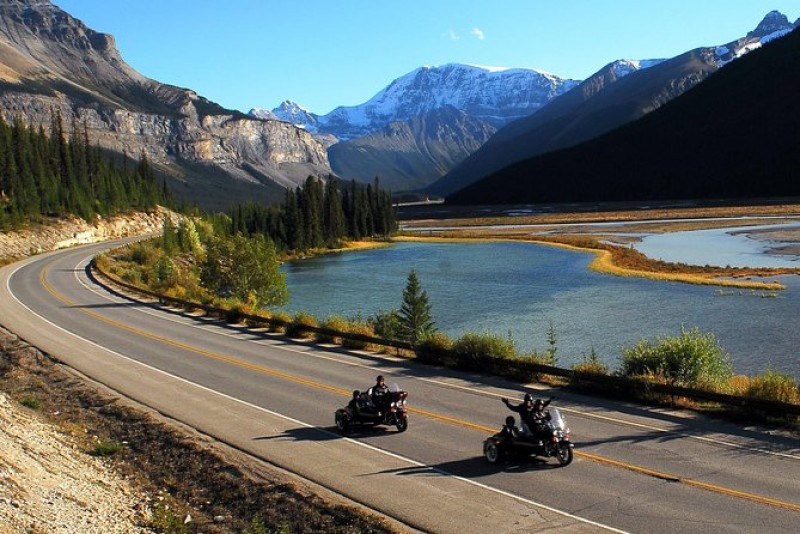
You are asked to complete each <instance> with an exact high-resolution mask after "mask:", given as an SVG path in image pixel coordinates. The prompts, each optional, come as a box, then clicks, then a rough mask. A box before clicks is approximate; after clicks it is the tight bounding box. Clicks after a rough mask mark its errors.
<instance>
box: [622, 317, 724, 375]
mask: <svg viewBox="0 0 800 534" xmlns="http://www.w3.org/2000/svg"><path fill="white" fill-rule="evenodd" d="M622 354H623V357H622V365H621V369H620V373H621V374H622V375H623V376H640V377H641V376H647V375H653V376H660V377H663V378H664V380H665V381H666V383H668V384H671V385H676V386H686V387H699V388H714V389H717V388H719V387H721V386H723V385H725V384H727V383H728V381H729V380H730V378H731V376H732V374H733V367H732V365H731V363H730V357H729V356H728V354H726V353H725V352H724V351H723V349H722V347H720V345H719V342H718V341H717V338H716V337H715V336H714V334H711V333H709V334H705V335H702V334H700V331H699V330H698V329H697V328H693V329H691V330H685V329H683V328H681V333H680V335H678V336H675V337H669V336H664V337H660V338H658V339H657V341H656V342H655V343H654V342H651V341H648V340H641V341H639V343H638V344H637V345H636V346H634V347H632V348H627V349H622Z"/></svg>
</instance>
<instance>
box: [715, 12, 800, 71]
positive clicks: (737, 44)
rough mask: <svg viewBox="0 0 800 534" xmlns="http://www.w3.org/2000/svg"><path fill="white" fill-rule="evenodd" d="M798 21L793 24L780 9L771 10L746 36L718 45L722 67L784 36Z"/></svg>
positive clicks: (717, 52) (718, 55)
mask: <svg viewBox="0 0 800 534" xmlns="http://www.w3.org/2000/svg"><path fill="white" fill-rule="evenodd" d="M798 23H800V19H798V20H797V21H795V23H794V24H792V23H790V22H789V19H788V18H787V17H786V15H784V14H783V13H781V12H780V11H770V12H769V13H767V16H766V17H764V19H763V20H762V21H761V22H760V23H759V24H758V26H756V28H755V29H754V30H753V31H751V32H748V33H747V35H746V36H745V37H742V38H741V39H738V40H736V41H734V42H732V43H728V44H726V45H722V46H718V47H717V49H716V51H715V52H716V55H717V58H718V61H719V66H720V67H721V66H723V65H725V64H726V63H728V62H730V61H732V60H734V59H736V58H738V57H741V56H743V55H744V54H746V53H748V52H750V51H752V50H755V49H757V48H760V47H761V45H762V44H765V43H768V42H770V41H772V40H773V39H777V38H778V37H783V36H784V35H786V34H787V33H789V32H790V31H792V30H793V29H794V28H796V27H797V26H798Z"/></svg>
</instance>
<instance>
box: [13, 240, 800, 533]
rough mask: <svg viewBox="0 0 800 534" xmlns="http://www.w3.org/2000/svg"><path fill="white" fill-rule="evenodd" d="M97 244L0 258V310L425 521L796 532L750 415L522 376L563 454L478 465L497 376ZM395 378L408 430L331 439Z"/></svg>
mask: <svg viewBox="0 0 800 534" xmlns="http://www.w3.org/2000/svg"><path fill="white" fill-rule="evenodd" d="M101 248H103V246H100V245H92V246H87V247H81V248H77V249H71V250H69V251H65V252H58V253H52V254H47V255H42V256H38V257H35V258H31V259H29V260H26V261H24V262H21V263H17V264H12V265H9V266H6V267H4V268H3V269H0V280H2V283H0V323H2V324H3V326H5V327H6V328H8V329H9V330H11V331H13V332H15V333H17V334H18V335H20V337H22V338H24V339H26V340H28V341H29V342H31V343H33V344H35V345H37V346H39V347H40V348H41V349H43V350H45V351H46V352H48V353H50V354H51V355H53V356H55V357H57V358H58V359H60V360H62V361H63V362H65V363H66V364H68V365H70V366H72V367H74V368H75V369H77V370H79V371H81V372H83V373H84V374H86V375H88V376H89V377H91V378H93V379H95V380H97V381H99V382H101V383H103V384H106V385H108V386H109V387H111V388H113V389H115V390H117V391H119V392H121V393H123V394H125V395H127V396H129V397H131V398H133V399H135V400H137V401H139V402H141V403H143V404H146V405H148V406H151V407H153V408H155V409H156V410H158V411H160V412H162V413H164V414H165V415H168V416H170V417H173V418H175V419H178V420H180V421H183V422H185V423H186V424H188V425H191V426H192V427H195V428H197V429H198V430H199V431H201V432H203V433H205V434H207V435H209V436H212V437H214V438H216V439H219V440H221V441H224V442H226V443H228V444H230V445H232V446H235V447H237V448H239V449H241V450H243V451H246V452H248V453H250V454H252V455H254V456H256V457H259V458H262V459H265V460H267V461H269V462H272V463H274V464H277V465H280V466H282V467H284V468H286V469H289V470H291V471H294V472H296V473H298V474H300V475H301V476H304V477H306V478H308V479H311V480H314V481H316V482H318V483H320V484H322V485H324V486H326V487H328V488H331V489H333V490H335V491H337V492H340V493H341V494H343V495H346V496H348V497H350V498H352V499H354V500H355V501H358V502H361V503H364V504H366V505H368V506H370V507H373V508H375V509H378V510H381V511H383V512H384V513H385V514H387V515H389V516H391V517H393V518H396V519H398V520H400V521H402V522H404V523H406V524H407V525H409V526H410V527H412V528H416V529H419V530H424V531H432V532H488V531H493V532H530V531H539V530H545V529H547V530H552V531H563V532H599V531H615V530H619V531H629V532H648V533H658V532H665V533H666V532H708V531H712V532H764V531H770V532H797V528H798V525H800V443H798V440H795V439H790V438H786V437H781V436H779V435H773V434H771V433H769V432H764V431H762V430H759V429H756V428H739V427H737V426H734V425H729V424H725V423H720V422H714V421H710V420H707V419H705V418H701V417H698V416H696V415H692V414H688V413H684V412H680V411H667V410H651V409H645V408H642V407H639V406H635V405H628V404H624V403H617V402H611V401H608V400H603V399H595V398H592V397H588V396H582V395H577V394H574V393H569V392H562V391H553V390H549V389H546V388H541V387H537V386H528V387H527V388H526V390H529V391H533V392H534V393H535V394H537V395H539V396H549V395H551V394H554V395H556V396H557V400H556V401H555V404H557V405H558V406H559V407H560V408H561V409H562V412H563V413H565V415H566V416H567V419H568V422H569V425H570V427H571V430H572V436H573V440H574V441H575V442H576V444H577V446H576V459H575V461H574V462H573V463H572V464H571V465H569V466H568V467H565V468H559V467H557V464H556V462H555V461H553V460H551V462H549V463H541V462H535V461H533V462H526V463H521V464H510V465H506V466H504V467H502V468H495V467H491V466H489V465H488V464H487V463H486V462H485V460H484V459H483V458H482V456H481V442H482V440H483V438H484V437H486V435H488V434H489V433H490V432H492V431H494V429H495V428H496V427H498V426H499V423H501V422H502V420H503V418H504V417H505V416H506V415H508V413H509V412H507V410H506V409H505V407H504V406H503V405H502V404H501V402H500V398H502V397H504V396H507V397H511V398H519V397H521V395H522V389H523V388H521V387H520V386H518V385H514V384H511V383H508V382H506V381H503V380H499V379H494V378H487V377H483V376H478V375H471V374H467V373H457V372H451V371H447V370H441V369H436V368H432V367H427V366H420V365H414V364H413V363H412V362H408V361H405V360H400V359H396V358H391V357H380V356H375V355H369V354H355V353H348V352H346V351H342V350H338V349H336V348H324V347H319V346H314V345H307V344H297V343H289V342H287V341H286V340H285V339H282V338H280V337H275V336H273V335H270V334H268V333H265V332H262V331H258V330H252V329H248V328H244V327H231V326H226V325H224V324H220V323H219V322H217V321H214V320H210V319H207V318H204V317H190V316H186V315H184V314H181V313H178V312H177V311H174V310H164V309H159V308H158V307H153V306H150V305H148V304H146V303H140V302H134V301H131V300H127V299H125V298H122V297H120V296H118V295H114V294H111V293H109V292H107V291H105V290H104V289H103V288H101V287H99V286H97V285H96V284H94V283H92V282H91V280H90V279H89V278H88V277H87V275H86V264H87V262H88V260H89V259H90V258H91V257H92V255H93V254H95V253H96V252H97V251H98V250H100V249H101ZM379 373H380V374H384V375H385V376H386V377H387V381H388V382H390V383H391V382H396V383H398V384H399V385H401V386H402V387H403V388H404V389H406V390H408V391H410V397H409V401H410V406H411V408H412V413H411V415H410V426H409V430H408V431H407V432H405V433H402V434H399V433H397V432H395V431H394V430H392V429H388V430H386V431H363V432H358V433H355V434H353V435H352V436H351V437H349V438H342V437H340V436H339V435H337V433H336V432H335V429H334V428H333V412H334V410H335V408H336V407H338V406H340V405H342V404H344V403H345V402H346V401H347V398H348V397H349V392H350V391H351V390H352V389H354V388H357V387H361V388H366V387H368V386H369V385H370V384H371V383H372V382H373V381H374V377H375V375H376V374H379Z"/></svg>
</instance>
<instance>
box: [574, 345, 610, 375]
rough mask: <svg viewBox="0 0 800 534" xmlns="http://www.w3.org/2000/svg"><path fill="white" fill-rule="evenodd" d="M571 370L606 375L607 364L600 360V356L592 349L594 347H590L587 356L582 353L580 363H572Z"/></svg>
mask: <svg viewBox="0 0 800 534" xmlns="http://www.w3.org/2000/svg"><path fill="white" fill-rule="evenodd" d="M572 370H573V371H578V372H581V373H594V374H598V375H607V374H608V365H606V364H605V363H603V362H602V361H600V357H599V356H598V354H597V352H596V351H595V350H594V347H592V350H591V352H590V353H589V355H588V356H586V355H585V354H584V356H583V360H582V361H581V362H580V363H576V364H573V365H572Z"/></svg>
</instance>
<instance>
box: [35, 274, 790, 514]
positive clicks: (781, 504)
mask: <svg viewBox="0 0 800 534" xmlns="http://www.w3.org/2000/svg"><path fill="white" fill-rule="evenodd" d="M48 269H49V266H46V267H45V268H44V269H43V270H42V272H41V274H40V277H39V278H40V282H41V284H42V286H43V287H44V288H45V289H46V290H47V291H48V292H49V293H50V294H51V295H53V297H55V298H56V299H58V300H59V301H60V302H63V303H64V304H65V305H67V306H75V303H74V302H73V301H71V300H70V299H68V298H67V297H65V296H64V295H62V294H60V293H59V292H58V291H56V290H55V289H54V288H53V287H52V286H51V285H50V284H49V283H48V282H47V278H46V277H47V271H48ZM79 309H80V310H81V311H82V312H83V313H85V314H87V315H89V316H91V317H93V318H95V319H97V320H99V321H102V322H104V323H106V324H109V325H112V326H114V327H116V328H119V329H121V330H125V331H128V332H131V333H133V334H136V335H138V336H141V337H144V338H147V339H151V340H153V341H158V342H159V343H163V344H165V345H169V346H172V347H176V348H179V349H182V350H186V351H189V352H193V353H195V354H200V355H202V356H204V357H206V358H209V359H213V360H216V361H220V362H223V363H226V364H229V365H233V366H236V367H239V368H241V369H247V370H250V371H255V372H258V373H262V374H265V375H269V376H273V377H276V378H280V379H282V380H287V381H290V382H294V383H296V384H301V385H304V386H307V387H311V388H315V389H320V390H324V391H329V392H331V393H335V394H338V395H342V396H345V397H349V396H350V395H351V391H350V390H346V389H343V388H339V387H335V386H330V385H328V384H324V383H322V382H318V381H316V380H311V379H308V378H304V377H301V376H297V375H293V374H289V373H284V372H282V371H278V370H277V369H271V368H269V367H264V366H262V365H257V364H254V363H249V362H246V361H243V360H239V359H237V358H233V357H231V356H226V355H224V354H219V353H217V352H212V351H208V350H205V349H201V348H198V347H195V346H192V345H188V344H186V343H182V342H180V341H175V340H173V339H169V338H166V337H163V336H159V335H156V334H152V333H150V332H147V331H144V330H141V329H139V328H135V327H133V326H130V325H127V324H125V323H120V322H118V321H115V320H113V319H109V318H108V317H104V316H102V315H100V314H98V313H96V312H93V311H92V310H88V309H85V308H79ZM409 411H411V412H412V413H415V414H417V415H420V416H423V417H428V418H430V419H434V420H437V421H441V422H444V423H448V424H452V425H454V426H460V427H463V428H469V429H471V430H476V431H479V432H481V433H484V434H487V433H494V432H495V430H496V429H494V428H489V427H486V426H484V425H480V424H476V423H470V422H469V421H464V420H462V419H457V418H454V417H449V416H447V415H442V414H438V413H436V412H431V411H427V410H422V409H418V408H417V409H409ZM574 454H575V456H578V457H581V458H585V459H587V460H591V461H594V462H597V463H601V464H604V465H608V466H612V467H616V468H620V469H625V470H628V471H633V472H635V473H639V474H642V475H646V476H651V477H654V478H658V479H661V480H666V481H668V482H676V483H681V484H685V485H687V486H692V487H696V488H700V489H704V490H707V491H711V492H714V493H719V494H722V495H727V496H730V497H735V498H739V499H745V500H748V501H752V502H756V503H759V504H764V505H768V506H774V507H776V508H782V509H785V510H791V511H794V512H800V504H797V503H791V502H787V501H781V500H778V499H772V498H769V497H764V496H761V495H756V494H754V493H747V492H743V491H738V490H734V489H730V488H726V487H724V486H719V485H716V484H710V483H707V482H701V481H699V480H694V479H691V478H683V477H680V476H677V475H671V474H668V473H663V472H660V471H656V470H653V469H649V468H646V467H640V466H637V465H633V464H629V463H626V462H621V461H618V460H613V459H611V458H606V457H604V456H598V455H596V454H592V453H589V452H583V451H578V450H576V451H575V452H574Z"/></svg>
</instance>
